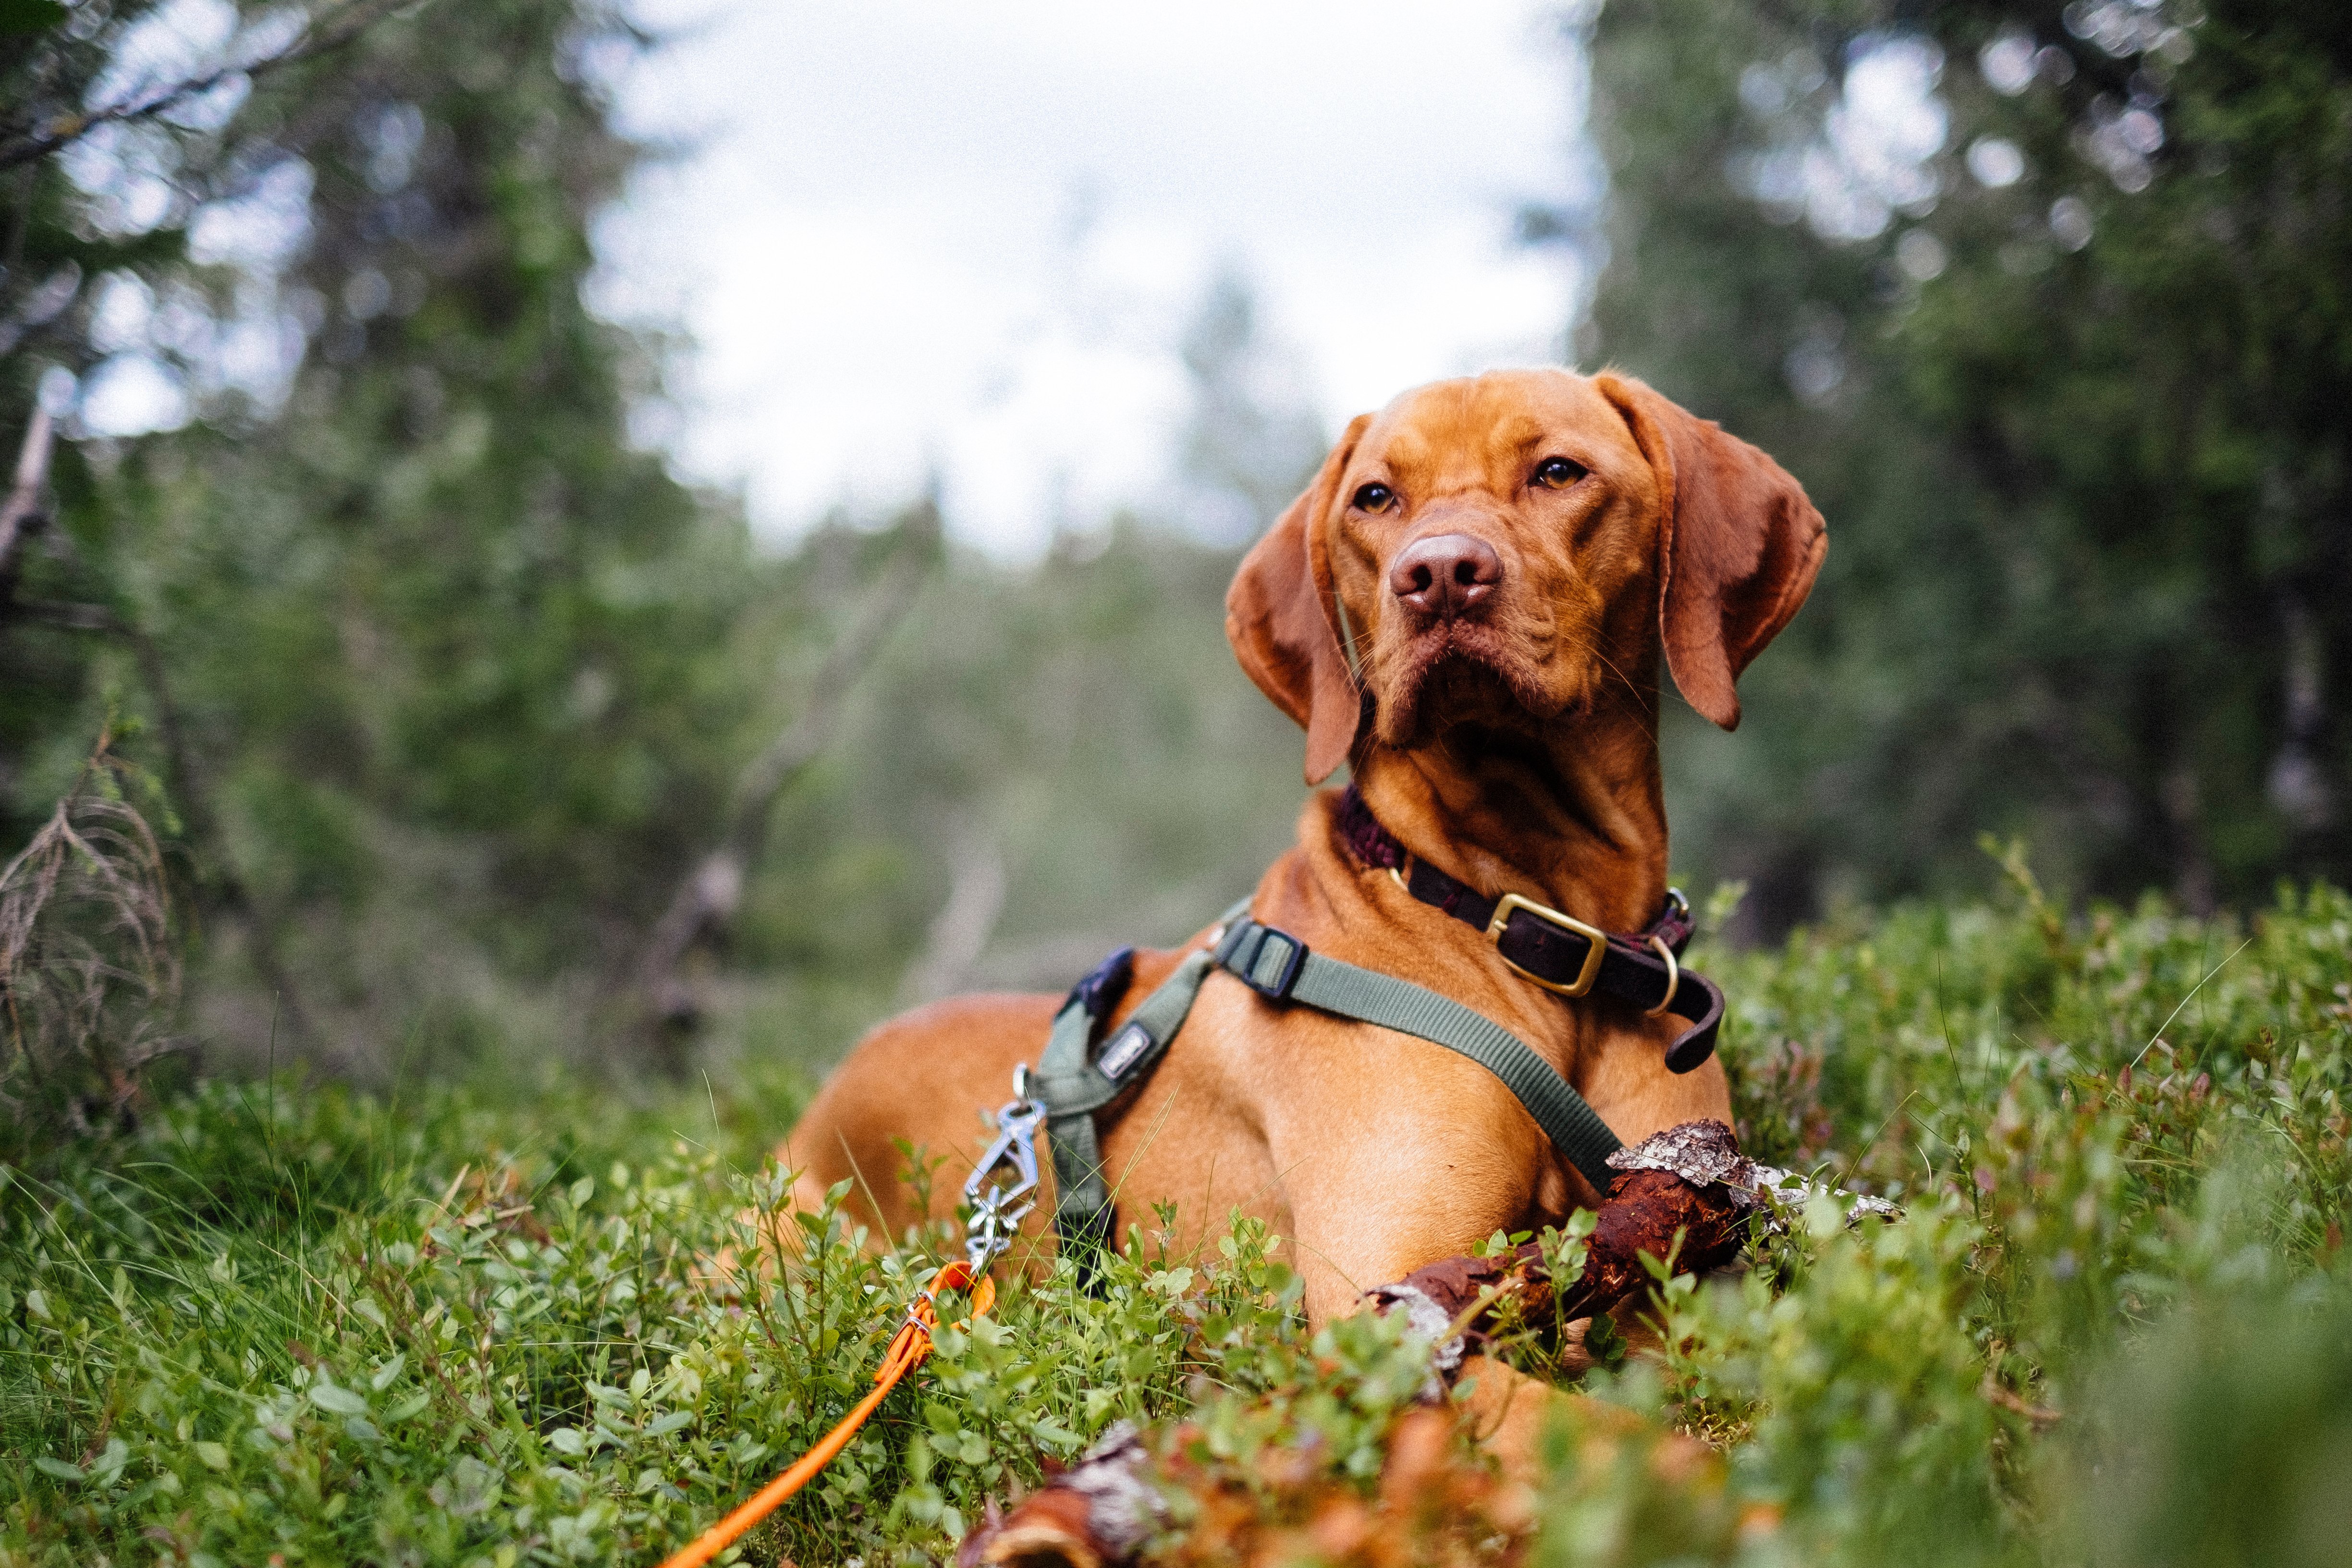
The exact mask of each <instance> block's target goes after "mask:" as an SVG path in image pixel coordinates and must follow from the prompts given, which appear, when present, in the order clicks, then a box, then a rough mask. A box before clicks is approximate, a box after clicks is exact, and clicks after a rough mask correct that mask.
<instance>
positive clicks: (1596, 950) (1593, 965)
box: [1486, 893, 1609, 996]
mask: <svg viewBox="0 0 2352 1568" xmlns="http://www.w3.org/2000/svg"><path fill="white" fill-rule="evenodd" d="M1514 910H1527V911H1528V913H1529V914H1531V915H1533V916H1535V917H1536V919H1538V920H1539V921H1543V922H1544V923H1545V924H1546V925H1549V926H1553V927H1556V928H1558V929H1559V930H1560V931H1570V932H1573V933H1574V934H1575V935H1577V936H1580V937H1582V938H1583V939H1584V942H1585V948H1586V952H1585V954H1584V967H1583V968H1582V969H1580V970H1579V971H1578V972H1577V976H1576V978H1575V979H1573V980H1570V981H1568V982H1565V983H1562V982H1560V981H1557V980H1546V979H1545V978H1544V977H1543V976H1542V975H1540V974H1537V973H1533V972H1532V971H1530V970H1527V969H1523V968H1521V967H1520V966H1519V965H1518V964H1517V963H1511V958H1510V955H1509V954H1508V953H1507V952H1504V951H1503V928H1504V927H1505V926H1507V925H1508V924H1510V921H1511V914H1512V912H1513V911H1514ZM1486 940H1487V941H1488V942H1493V943H1494V944H1495V956H1496V957H1497V958H1500V959H1501V960H1502V961H1503V962H1504V963H1508V964H1510V966H1511V968H1512V970H1513V971H1514V972H1516V973H1517V974H1518V976H1519V977H1520V978H1521V979H1523V980H1527V981H1530V982H1532V983H1534V984H1538V985H1540V986H1542V987H1543V988H1544V989H1545V990H1547V991H1551V992H1556V993H1558V994H1559V995H1562V996H1581V995H1583V994H1585V993H1586V992H1588V991H1590V990H1591V989H1592V983H1593V982H1594V981H1596V980H1598V979H1600V978H1601V959H1603V958H1604V957H1606V956H1607V955H1608V952H1609V933H1608V932H1607V931H1601V929H1599V928H1598V927H1596V926H1589V925H1586V924H1585V923H1584V922H1583V921H1580V920H1578V919H1577V918H1576V917H1575V916H1574V915H1564V914H1562V913H1560V912H1559V910H1556V909H1553V908H1552V907H1551V906H1550V905H1549V904H1539V903H1538V902H1536V901H1535V900H1533V899H1523V898H1521V897H1519V895H1518V894H1517V893H1505V894H1504V895H1503V897H1502V899H1501V900H1500V901H1499V902H1497V903H1496V905H1495V918H1494V919H1493V920H1491V921H1487V922H1486Z"/></svg>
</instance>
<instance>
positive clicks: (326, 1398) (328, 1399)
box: [310, 1377, 368, 1415]
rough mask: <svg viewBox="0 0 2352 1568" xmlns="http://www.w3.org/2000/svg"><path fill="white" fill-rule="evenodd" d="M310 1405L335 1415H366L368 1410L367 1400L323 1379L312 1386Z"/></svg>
mask: <svg viewBox="0 0 2352 1568" xmlns="http://www.w3.org/2000/svg"><path fill="white" fill-rule="evenodd" d="M310 1403H311V1404H313V1405H317V1406H318V1407H319V1408H320V1409H321V1410H324V1411H327V1412H329V1413H330V1414H331V1415H366V1414H367V1408H368V1403H367V1401H366V1400H364V1399H362V1398H361V1397H360V1396H359V1395H358V1394H353V1393H352V1391H351V1390H350V1389H348V1388H337V1387H336V1386H335V1385H334V1384H331V1383H329V1382H328V1381H327V1380H326V1379H325V1378H323V1377H322V1378H320V1380H319V1381H318V1382H316V1383H314V1384H311V1385H310Z"/></svg>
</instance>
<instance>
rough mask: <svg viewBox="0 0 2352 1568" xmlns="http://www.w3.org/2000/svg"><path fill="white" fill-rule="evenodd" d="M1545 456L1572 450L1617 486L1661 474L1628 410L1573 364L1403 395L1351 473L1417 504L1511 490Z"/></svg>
mask: <svg viewBox="0 0 2352 1568" xmlns="http://www.w3.org/2000/svg"><path fill="white" fill-rule="evenodd" d="M1541 458H1569V459H1570V460H1571V461H1573V462H1575V463H1577V464H1579V465H1580V466H1581V467H1583V468H1586V469H1588V470H1590V471H1591V472H1592V473H1595V474H1598V475H1600V476H1601V478H1602V479H1603V480H1604V481H1606V482H1608V483H1609V485H1610V486H1611V488H1612V489H1617V488H1620V487H1623V486H1632V487H1635V488H1637V489H1643V488H1647V487H1649V486H1650V485H1651V484H1652V482H1653V476H1652V471H1651V468H1650V464H1649V461H1648V459H1647V458H1644V457H1643V455H1642V448H1641V447H1640V446H1638V445H1637V444H1636V443H1635V441H1634V439H1633V431H1632V430H1631V429H1630V428H1628V426H1626V423H1625V418H1624V416H1623V415H1622V413H1620V412H1619V410H1618V409H1617V408H1616V406H1615V405H1612V403H1611V402H1610V401H1609V399H1607V398H1606V397H1604V396H1602V395H1601V392H1600V390H1599V389H1598V388H1597V387H1596V386H1594V384H1592V381H1591V378H1590V377H1587V376H1581V375H1577V374H1572V373H1570V372H1569V371H1564V370H1498V371H1489V372H1487V373H1486V374H1484V375H1475V376H1464V377H1461V378H1460V379H1458V380H1454V381H1436V382H1432V383H1430V384H1428V385H1426V386H1417V387H1414V388H1413V389H1412V391H1410V392H1406V393H1403V394H1402V395H1399V396H1398V397H1396V398H1395V399H1394V400H1393V401H1391V403H1390V404H1389V405H1388V406H1387V407H1385V408H1383V409H1381V411H1380V413H1378V414H1377V415H1375V416H1373V417H1372V422H1371V424H1370V426H1368V427H1367V428H1366V429H1365V431H1364V434H1363V437H1362V438H1361V439H1360V441H1359V442H1358V443H1357V445H1356V450H1355V454H1354V458H1353V460H1352V461H1351V462H1350V463H1349V465H1348V479H1349V481H1350V486H1352V485H1354V484H1361V483H1363V482H1365V481H1366V480H1367V479H1380V480H1381V481H1383V482H1385V483H1387V484H1390V485H1391V486H1395V487H1397V488H1399V489H1400V490H1401V491H1402V493H1403V495H1404V497H1405V499H1406V501H1407V502H1408V504H1411V503H1412V502H1415V501H1420V500H1427V499H1431V498H1433V497H1435V496H1439V495H1444V494H1448V493H1451V492H1454V491H1457V490H1462V489H1495V490H1499V491H1501V492H1502V493H1504V494H1509V493H1510V492H1511V491H1513V490H1516V489H1518V488H1519V487H1520V486H1521V485H1523V484H1524V483H1525V482H1526V480H1527V474H1528V467H1529V465H1530V464H1532V463H1533V462H1535V461H1537V460H1539V459H1541ZM1346 493H1347V492H1346V490H1345V489H1343V492H1342V495H1341V497H1340V498H1339V499H1340V500H1343V501H1344V500H1345V498H1346Z"/></svg>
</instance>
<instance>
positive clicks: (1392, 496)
mask: <svg viewBox="0 0 2352 1568" xmlns="http://www.w3.org/2000/svg"><path fill="white" fill-rule="evenodd" d="M1395 504H1396V491H1394V490H1392V489H1389V488H1388V486H1386V485H1361V486H1359V487H1358V488H1357V490H1356V509H1357V510H1359V511H1386V510H1389V508H1391V507H1392V506H1394V505H1395Z"/></svg>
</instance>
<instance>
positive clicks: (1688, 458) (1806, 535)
mask: <svg viewBox="0 0 2352 1568" xmlns="http://www.w3.org/2000/svg"><path fill="white" fill-rule="evenodd" d="M1593 384H1594V385H1595V386H1597V387H1598V388H1599V389H1600V391H1601V395H1602V396H1603V397H1606V398H1607V399H1609V401H1610V402H1611V403H1612V404H1615V405H1617V409H1618V412H1619V413H1621V414H1622V415H1623V416H1624V417H1625V423H1626V424H1627V425H1629V426H1632V427H1633V440H1634V442H1635V444H1636V445H1638V446H1639V447H1641V448H1642V455H1643V457H1645V458H1649V460H1650V467H1651V468H1654V469H1655V470H1656V472H1657V476H1658V502H1659V511H1660V515H1659V519H1658V630H1659V632H1660V633H1661V634H1662V636H1663V637H1664V642H1665V647H1666V668H1667V669H1668V670H1670V671H1672V672H1673V674H1674V678H1675V685H1676V686H1678V687H1680V688H1681V689H1682V694H1683V697H1684V699H1685V700H1687V701H1688V702H1689V703H1690V705H1691V706H1692V707H1694V708H1696V709H1697V710H1699V711H1700V712H1701V713H1704V714H1705V715H1706V717H1708V718H1709V719H1712V720H1714V721H1716V722H1717V724H1720V725H1722V726H1723V727H1724V728H1725V729H1727V730H1732V729H1737V728H1738V725H1739V692H1738V689H1737V687H1736V686H1735V684H1734V683H1735V682H1736V681H1738V679H1739V672H1740V671H1741V670H1743V669H1746V668H1748V661H1749V660H1750V659H1752V658H1755V657H1756V656H1757V655H1758V654H1759V653H1761V652H1762V651H1763V650H1764V645H1765V644H1766V643H1769V642H1770V641H1771V640H1772V639H1773V638H1774V637H1778V636H1779V635H1780V628H1781V627H1782V626H1787V625H1788V624H1789V620H1790V616H1794V615H1795V614H1796V613H1797V608H1798V606H1799V605H1802V604H1803V603H1804V602H1805V595H1807V594H1808V593H1810V592H1811V590H1812V586H1813V577H1814V575H1815V574H1817V573H1819V572H1820V571H1821V569H1822V556H1823V555H1824V554H1826V553H1827V552H1828V551H1829V530H1828V528H1827V526H1826V525H1825V524H1823V522H1822V514H1821V513H1820V512H1819V511H1817V510H1814V508H1813V503H1812V502H1811V501H1810V500H1806V499H1805V491H1804V487H1803V486H1801V485H1800V484H1798V483H1797V481H1796V480H1795V479H1791V478H1790V476H1789V473H1788V471H1787V470H1786V469H1784V468H1781V467H1780V464H1778V463H1776V462H1774V461H1773V460H1772V459H1771V458H1768V457H1766V456H1765V455H1764V454H1763V453H1762V452H1760V451H1758V450H1757V449H1756V448H1755V447H1751V446H1749V445H1748V443H1747V442H1745V441H1742V440H1740V439H1739V438H1738V437H1736V436H1729V435H1727V434H1725V433H1724V430H1723V427H1722V426H1719V425H1717V424H1716V423H1715V421H1713V420H1712V419H1701V418H1698V417H1697V416H1694V415H1691V414H1688V413H1685V411H1684V410H1683V409H1682V408H1680V407H1678V406H1677V405H1675V404H1673V403H1670V402H1668V401H1667V400H1666V399H1665V398H1664V397H1662V396H1660V395H1658V394H1657V393H1655V392H1654V391H1652V390H1651V389H1650V388H1649V387H1647V386H1644V385H1643V384H1642V383H1640V382H1638V381H1635V380H1633V378H1632V377H1631V376H1622V375H1617V374H1612V373H1611V372H1607V371H1603V372H1602V373H1601V374H1600V375H1599V376H1597V377H1595V378H1594V382H1593Z"/></svg>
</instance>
